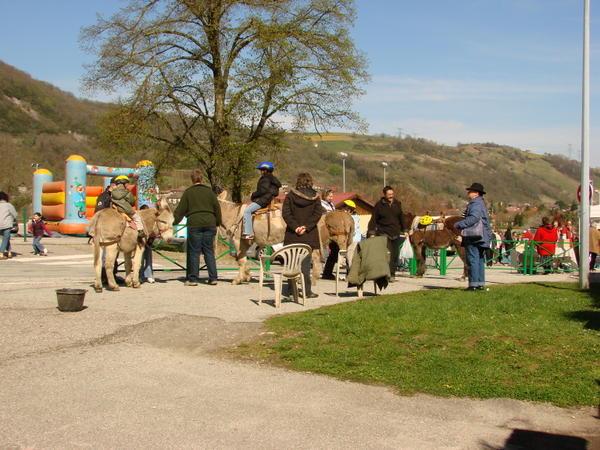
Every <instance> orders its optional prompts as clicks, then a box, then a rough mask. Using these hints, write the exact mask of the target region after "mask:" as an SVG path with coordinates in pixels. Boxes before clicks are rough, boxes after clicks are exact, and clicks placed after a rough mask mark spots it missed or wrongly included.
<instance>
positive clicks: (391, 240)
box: [368, 186, 406, 281]
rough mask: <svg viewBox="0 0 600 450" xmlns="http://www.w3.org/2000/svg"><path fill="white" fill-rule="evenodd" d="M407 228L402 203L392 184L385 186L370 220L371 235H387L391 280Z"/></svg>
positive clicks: (369, 231)
mask: <svg viewBox="0 0 600 450" xmlns="http://www.w3.org/2000/svg"><path fill="white" fill-rule="evenodd" d="M405 229H406V226H405V224H404V223H403V215H402V204H401V203H400V202H399V201H398V200H396V198H395V194H394V189H393V188H392V187H391V186H386V187H384V188H383V197H382V198H381V200H379V201H378V202H377V204H376V205H375V208H374V209H373V215H372V216H371V220H370V221H369V230H368V235H369V236H374V235H376V236H385V237H387V240H388V249H389V251H390V276H391V278H390V281H394V277H395V274H396V269H397V266H398V256H399V253H400V244H401V241H402V239H401V234H402V232H403V231H404V230H405Z"/></svg>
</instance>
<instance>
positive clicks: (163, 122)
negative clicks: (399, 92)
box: [81, 0, 368, 200]
mask: <svg viewBox="0 0 600 450" xmlns="http://www.w3.org/2000/svg"><path fill="white" fill-rule="evenodd" d="M354 17H355V12H354V2H353V0H130V1H129V3H128V4H127V6H126V7H124V8H123V9H121V10H120V11H119V12H118V13H117V14H115V15H113V16H112V17H110V18H109V19H104V18H102V17H99V18H98V21H97V23H96V24H95V25H93V26H90V27H87V28H85V29H83V30H82V36H81V39H82V43H83V45H84V47H85V48H86V49H88V50H89V51H90V52H93V53H94V54H96V55H97V58H96V61H95V63H94V64H92V65H90V66H89V67H88V72H87V76H86V78H85V82H84V84H85V85H86V86H87V87H88V88H90V89H93V90H96V89H100V90H105V91H114V90H116V89H127V90H129V92H132V95H131V97H130V98H129V99H128V100H127V101H126V102H125V104H124V105H123V107H124V108H127V109H129V110H130V111H129V112H128V114H131V111H134V112H135V114H137V115H138V116H139V117H143V118H144V119H145V120H148V121H150V122H151V123H152V125H151V126H147V127H144V129H145V130H146V131H147V134H146V136H147V137H150V138H152V139H154V140H156V141H158V142H162V143H163V144H165V145H166V147H167V148H169V149H171V150H172V149H176V150H177V151H184V152H186V153H187V154H189V155H193V157H194V158H195V159H196V160H197V161H198V162H199V164H201V166H202V167H203V168H204V170H205V171H206V174H207V177H208V179H209V181H210V182H211V184H213V185H215V184H217V183H219V182H223V181H225V180H224V179H223V178H224V177H226V178H228V180H227V181H229V182H230V183H231V184H232V186H233V196H234V199H235V200H239V199H240V198H241V195H242V192H241V189H242V186H243V179H244V177H245V175H247V172H248V171H247V170H246V168H247V167H248V164H249V163H251V162H253V152H255V151H256V149H257V148H258V146H259V145H262V144H260V142H261V141H262V140H264V139H269V138H270V137H271V136H272V135H273V132H276V131H279V130H280V129H281V128H282V122H285V123H286V126H287V127H295V128H297V129H306V128H307V127H310V128H313V129H315V130H317V131H320V130H324V129H327V128H328V127H332V126H343V127H356V126H360V125H362V123H361V121H360V118H359V117H358V116H357V114H356V113H354V112H353V110H352V102H353V100H354V99H356V98H357V97H358V96H359V95H361V94H362V88H361V85H362V83H364V82H366V81H367V79H368V75H367V72H366V62H365V58H364V57H363V55H362V54H361V53H360V52H359V51H358V50H357V49H356V48H355V46H354V44H353V42H352V39H351V38H350V35H349V27H350V26H351V25H352V22H353V20H354Z"/></svg>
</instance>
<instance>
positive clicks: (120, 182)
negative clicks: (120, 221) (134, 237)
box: [110, 175, 146, 239]
mask: <svg viewBox="0 0 600 450" xmlns="http://www.w3.org/2000/svg"><path fill="white" fill-rule="evenodd" d="M114 180H115V184H116V186H115V188H114V189H113V190H112V191H111V192H110V196H111V202H112V204H113V205H114V206H115V207H116V208H117V210H118V211H119V212H122V213H125V214H126V215H127V216H128V217H129V218H130V219H131V220H132V221H133V223H134V224H135V228H136V229H137V232H138V237H139V238H140V239H143V238H144V237H146V233H145V231H144V223H143V222H142V218H141V217H140V215H139V214H138V213H137V211H136V210H135V209H133V205H134V204H135V197H134V196H133V194H132V193H131V192H130V191H129V190H128V189H127V184H129V177H127V176H125V175H119V176H118V177H115V179H114Z"/></svg>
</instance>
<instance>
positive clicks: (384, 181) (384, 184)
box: [381, 161, 389, 187]
mask: <svg viewBox="0 0 600 450" xmlns="http://www.w3.org/2000/svg"><path fill="white" fill-rule="evenodd" d="M381 166H382V167H383V187H386V186H387V182H386V178H385V169H387V168H388V166H389V164H388V163H386V162H385V161H382V163H381Z"/></svg>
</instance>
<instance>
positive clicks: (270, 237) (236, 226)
mask: <svg viewBox="0 0 600 450" xmlns="http://www.w3.org/2000/svg"><path fill="white" fill-rule="evenodd" d="M226 198H227V191H223V192H221V194H219V196H218V199H219V204H220V206H221V220H222V222H223V223H222V226H221V229H222V231H223V232H224V234H225V236H226V237H227V238H228V239H229V241H230V242H231V244H232V245H233V247H234V249H235V259H236V261H237V263H238V267H239V272H238V275H237V277H236V278H235V279H234V280H233V284H241V283H244V282H249V281H250V280H251V279H252V276H251V274H250V269H249V268H248V258H247V257H246V252H247V251H248V249H249V248H250V246H251V245H252V243H251V242H250V241H248V240H247V239H242V231H243V226H242V220H243V214H244V209H245V208H246V205H244V204H242V203H234V202H231V201H229V200H227V199H226ZM285 228H286V224H285V221H284V220H283V217H282V216H281V210H278V209H275V210H273V211H269V212H267V213H264V214H258V215H255V216H254V243H255V244H256V245H257V246H258V247H259V248H265V247H267V246H269V245H275V244H280V243H282V242H283V238H284V236H285Z"/></svg>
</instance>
